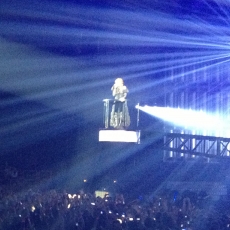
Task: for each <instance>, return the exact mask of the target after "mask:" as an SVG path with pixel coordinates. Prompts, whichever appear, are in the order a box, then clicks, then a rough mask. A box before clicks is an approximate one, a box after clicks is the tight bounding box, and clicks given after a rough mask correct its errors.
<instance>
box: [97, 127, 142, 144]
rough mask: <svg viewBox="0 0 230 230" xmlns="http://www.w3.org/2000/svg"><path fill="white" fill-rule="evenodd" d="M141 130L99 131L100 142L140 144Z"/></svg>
mask: <svg viewBox="0 0 230 230" xmlns="http://www.w3.org/2000/svg"><path fill="white" fill-rule="evenodd" d="M140 136H141V132H140V130H137V131H127V130H99V142H129V143H136V144H140Z"/></svg>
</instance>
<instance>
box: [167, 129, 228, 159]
mask: <svg viewBox="0 0 230 230" xmlns="http://www.w3.org/2000/svg"><path fill="white" fill-rule="evenodd" d="M229 144H230V138H223V137H214V136H201V135H191V134H179V133H165V134H164V158H165V159H166V158H178V157H183V156H188V157H190V158H191V157H193V158H195V157H197V156H202V157H208V158H212V157H229V158H230V145H229Z"/></svg>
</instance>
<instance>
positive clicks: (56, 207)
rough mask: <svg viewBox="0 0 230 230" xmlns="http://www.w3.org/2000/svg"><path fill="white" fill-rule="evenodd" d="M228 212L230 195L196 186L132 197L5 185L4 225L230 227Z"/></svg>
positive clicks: (0, 205) (101, 229) (0, 221)
mask: <svg viewBox="0 0 230 230" xmlns="http://www.w3.org/2000/svg"><path fill="white" fill-rule="evenodd" d="M130 193H131V191H130ZM229 211H230V209H229V206H228V203H227V202H226V200H221V199H220V200H218V201H215V202H214V201H213V200H212V199H210V197H209V196H208V195H207V194H206V193H195V192H191V191H185V192H183V193H179V192H177V191H164V192H163V191H162V192H157V193H156V192H155V195H154V194H153V195H151V196H148V197H139V198H138V199H136V200H131V199H129V197H124V196H123V195H122V194H120V193H118V194H114V195H112V194H109V193H108V194H106V195H104V196H102V195H101V196H98V195H96V194H91V193H85V192H84V191H83V190H81V191H78V192H76V194H69V193H68V192H66V191H58V190H46V191H39V190H38V191H34V190H31V189H30V190H28V191H26V192H25V191H24V192H23V193H21V192H19V191H14V192H12V191H11V192H10V190H8V191H7V190H5V189H3V188H2V189H1V190H0V230H183V229H186V230H227V229H230V219H229V213H230V212H229Z"/></svg>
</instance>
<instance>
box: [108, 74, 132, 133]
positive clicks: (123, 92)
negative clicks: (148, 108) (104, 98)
mask: <svg viewBox="0 0 230 230" xmlns="http://www.w3.org/2000/svg"><path fill="white" fill-rule="evenodd" d="M117 80H121V81H122V84H116V81H117ZM116 81H115V84H114V85H113V87H112V88H111V90H112V94H113V96H114V103H113V105H112V111H111V116H110V126H112V127H114V128H115V129H126V128H127V127H129V125H130V116H129V110H128V105H127V100H126V96H127V93H128V89H127V87H126V86H124V85H123V80H122V79H121V78H119V79H116Z"/></svg>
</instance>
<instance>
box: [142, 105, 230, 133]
mask: <svg viewBox="0 0 230 230" xmlns="http://www.w3.org/2000/svg"><path fill="white" fill-rule="evenodd" d="M139 109H140V110H141V111H143V112H146V113H148V114H150V115H152V116H155V117H158V118H160V119H162V120H164V121H166V122H169V123H172V124H174V125H177V126H180V127H182V128H186V129H190V130H194V129H196V130H208V131H215V132H216V133H217V132H218V133H219V134H220V133H221V130H222V129H226V126H227V124H228V122H227V120H224V119H221V117H219V116H218V115H212V114H208V113H205V112H204V111H202V110H200V111H194V110H191V109H189V110H185V109H181V108H169V107H157V106H153V107H151V106H144V107H142V106H140V107H139Z"/></svg>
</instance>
